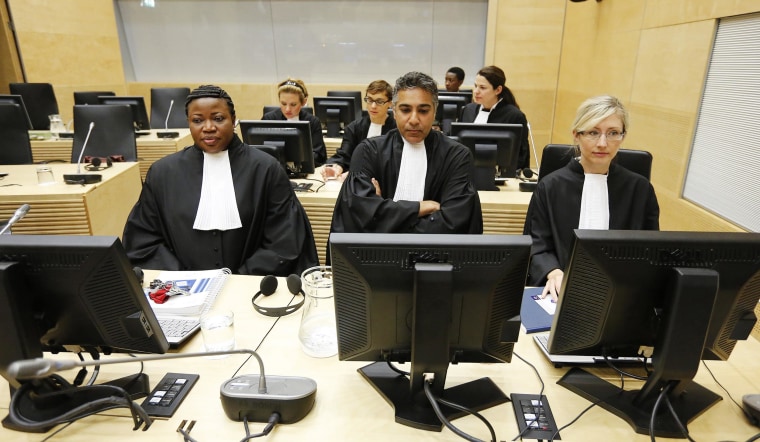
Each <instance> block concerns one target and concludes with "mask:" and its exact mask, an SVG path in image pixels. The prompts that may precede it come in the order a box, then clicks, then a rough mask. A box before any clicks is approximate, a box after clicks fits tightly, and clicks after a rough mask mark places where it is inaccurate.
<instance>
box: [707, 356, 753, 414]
mask: <svg viewBox="0 0 760 442" xmlns="http://www.w3.org/2000/svg"><path fill="white" fill-rule="evenodd" d="M702 365H703V366H704V367H705V369H706V370H707V372H708V373H710V377H712V378H713V381H715V383H716V384H718V387H720V388H721V390H723V391H724V392H726V395H727V396H728V398H729V399H731V402H733V403H734V405H736V406H737V407H739V410H741V412H742V414H743V415H744V416H745V417H746V418H747V419H748V420H749V421H750V422H752V420H753V418H752V416H750V415H749V413H747V411H746V410H745V409H744V407H742V406H741V405H739V403H738V402H736V399H734V397H733V396H731V393H729V392H728V390H726V387H724V386H723V384H721V383H720V382H719V381H718V379H717V378H716V377H715V375H714V374H713V372H712V370H710V367H708V366H707V362H705V361H704V360H702Z"/></svg>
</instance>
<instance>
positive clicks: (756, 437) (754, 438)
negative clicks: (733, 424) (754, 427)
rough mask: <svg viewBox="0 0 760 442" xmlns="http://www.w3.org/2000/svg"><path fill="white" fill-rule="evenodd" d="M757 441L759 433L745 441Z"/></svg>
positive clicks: (759, 437)
mask: <svg viewBox="0 0 760 442" xmlns="http://www.w3.org/2000/svg"><path fill="white" fill-rule="evenodd" d="M759 439H760V433H757V434H756V435H754V436H752V437H750V438H749V439H747V442H755V441H756V440H759Z"/></svg>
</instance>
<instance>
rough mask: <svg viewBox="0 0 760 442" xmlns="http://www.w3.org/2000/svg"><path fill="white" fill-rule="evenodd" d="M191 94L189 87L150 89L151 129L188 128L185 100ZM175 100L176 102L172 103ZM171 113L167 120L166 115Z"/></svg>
mask: <svg viewBox="0 0 760 442" xmlns="http://www.w3.org/2000/svg"><path fill="white" fill-rule="evenodd" d="M188 95H190V88H188V87H154V88H151V89H150V127H151V129H164V128H165V127H169V128H172V129H178V128H187V116H186V115H185V100H187V96H188ZM172 100H174V104H172ZM169 105H171V115H169V119H168V121H167V119H166V115H167V114H168V113H169Z"/></svg>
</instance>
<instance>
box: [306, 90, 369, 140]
mask: <svg viewBox="0 0 760 442" xmlns="http://www.w3.org/2000/svg"><path fill="white" fill-rule="evenodd" d="M313 100H314V113H315V115H316V117H317V118H318V119H319V121H320V122H322V127H324V128H325V129H326V130H327V132H326V133H325V136H326V137H328V138H337V137H340V136H341V134H342V133H343V129H345V127H346V126H348V125H349V124H350V123H351V122H352V121H354V120H356V119H357V118H359V117H360V116H361V107H359V108H357V107H356V101H355V100H354V99H353V98H352V97H314V99H313ZM357 109H358V113H359V116H357Z"/></svg>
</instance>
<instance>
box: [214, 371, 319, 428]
mask: <svg viewBox="0 0 760 442" xmlns="http://www.w3.org/2000/svg"><path fill="white" fill-rule="evenodd" d="M259 377H260V376H259V375H242V376H238V377H235V378H232V379H229V380H227V381H226V382H224V383H223V384H222V388H221V398H222V408H224V413H225V414H226V415H227V417H228V418H230V419H232V420H234V421H242V420H243V418H244V417H245V418H246V419H248V420H249V421H253V422H267V421H268V420H269V417H270V416H271V415H272V413H274V412H277V413H280V417H281V418H280V422H281V423H283V424H289V423H292V422H297V421H299V420H301V419H303V418H304V417H305V416H306V415H307V414H309V411H311V409H312V407H314V401H315V399H316V395H317V383H316V382H315V381H314V380H312V379H309V378H304V377H297V376H271V375H270V376H266V383H267V393H259V392H258V388H259Z"/></svg>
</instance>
